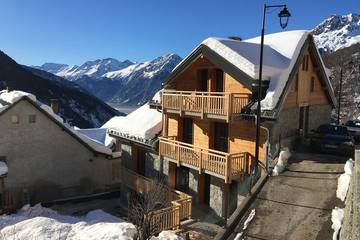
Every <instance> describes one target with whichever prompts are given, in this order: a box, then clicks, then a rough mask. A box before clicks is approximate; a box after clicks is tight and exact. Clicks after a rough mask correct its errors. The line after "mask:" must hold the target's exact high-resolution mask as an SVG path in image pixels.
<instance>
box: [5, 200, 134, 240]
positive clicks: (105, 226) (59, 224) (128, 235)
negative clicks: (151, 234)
mask: <svg viewBox="0 0 360 240" xmlns="http://www.w3.org/2000/svg"><path fill="white" fill-rule="evenodd" d="M135 233H136V229H135V226H134V225H133V224H131V223H128V222H124V221H123V220H122V219H120V218H117V217H115V216H112V215H110V214H108V213H105V212H104V211H102V210H94V211H91V212H89V213H88V214H86V215H85V216H81V217H74V216H66V215H61V214H59V213H57V212H56V211H54V210H51V209H48V208H44V207H42V206H41V205H40V204H38V205H35V206H33V207H29V206H25V207H23V208H22V209H21V210H20V211H18V212H17V213H16V214H12V215H3V216H0V235H1V236H3V237H4V239H38V240H51V239H54V238H55V239H58V240H65V239H67V240H108V239H113V240H130V239H133V236H134V235H135Z"/></svg>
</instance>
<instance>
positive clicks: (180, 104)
mask: <svg viewBox="0 0 360 240" xmlns="http://www.w3.org/2000/svg"><path fill="white" fill-rule="evenodd" d="M183 101H184V98H183V94H182V92H180V101H179V109H180V117H182V115H183V112H182V108H183Z"/></svg>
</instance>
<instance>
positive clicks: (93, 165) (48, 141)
mask: <svg viewBox="0 0 360 240" xmlns="http://www.w3.org/2000/svg"><path fill="white" fill-rule="evenodd" d="M30 114H31V115H35V116H36V122H35V123H29V115H30ZM14 115H17V116H18V117H19V120H20V121H19V123H17V124H14V123H12V122H11V117H12V116H14ZM0 129H1V134H0V156H3V157H5V158H6V162H7V165H8V167H9V173H8V175H7V177H6V178H5V187H6V189H7V190H9V191H10V192H11V193H12V194H13V195H14V197H15V202H16V205H17V206H21V205H22V204H24V203H25V202H27V201H30V202H31V203H37V202H42V201H51V200H56V199H60V198H67V197H71V196H78V195H84V194H91V193H95V192H101V191H104V190H106V185H107V184H110V183H111V160H108V159H107V158H106V157H105V156H104V155H102V154H95V153H94V152H93V151H91V150H89V149H88V148H86V147H85V146H84V145H83V144H82V143H81V142H80V141H78V140H77V139H75V138H74V137H72V136H71V135H70V134H69V133H68V132H66V131H65V130H64V129H63V128H62V127H61V126H59V125H57V124H56V123H54V122H53V120H51V119H50V118H48V117H47V116H46V115H45V114H43V113H42V112H40V111H39V110H38V109H37V108H35V107H34V106H33V105H31V104H30V103H29V102H28V101H25V100H24V101H20V102H19V103H17V104H16V105H15V106H13V107H12V108H11V109H9V110H8V111H7V112H5V113H4V114H2V115H1V116H0Z"/></svg>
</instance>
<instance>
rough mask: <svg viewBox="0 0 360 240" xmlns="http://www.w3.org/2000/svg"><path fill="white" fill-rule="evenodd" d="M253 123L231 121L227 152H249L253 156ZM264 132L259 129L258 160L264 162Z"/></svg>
mask: <svg viewBox="0 0 360 240" xmlns="http://www.w3.org/2000/svg"><path fill="white" fill-rule="evenodd" d="M255 131H256V128H255V122H254V121H247V120H239V121H233V122H230V124H229V152H230V153H236V152H249V153H251V154H252V155H255ZM264 143H265V132H264V130H263V129H260V149H259V159H260V160H261V161H262V162H264V161H265V150H266V149H265V144H264Z"/></svg>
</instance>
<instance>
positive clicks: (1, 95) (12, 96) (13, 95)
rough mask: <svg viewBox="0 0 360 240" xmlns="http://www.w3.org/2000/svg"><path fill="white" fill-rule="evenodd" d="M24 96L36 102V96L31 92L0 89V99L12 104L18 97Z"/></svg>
mask: <svg viewBox="0 0 360 240" xmlns="http://www.w3.org/2000/svg"><path fill="white" fill-rule="evenodd" d="M24 96H27V97H29V98H30V99H31V100H33V101H34V102H36V97H35V96H34V95H33V94H31V93H27V92H23V91H7V90H2V91H0V99H1V100H3V101H5V102H8V103H10V104H13V103H14V102H16V101H18V100H19V99H20V98H22V97H24Z"/></svg>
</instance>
